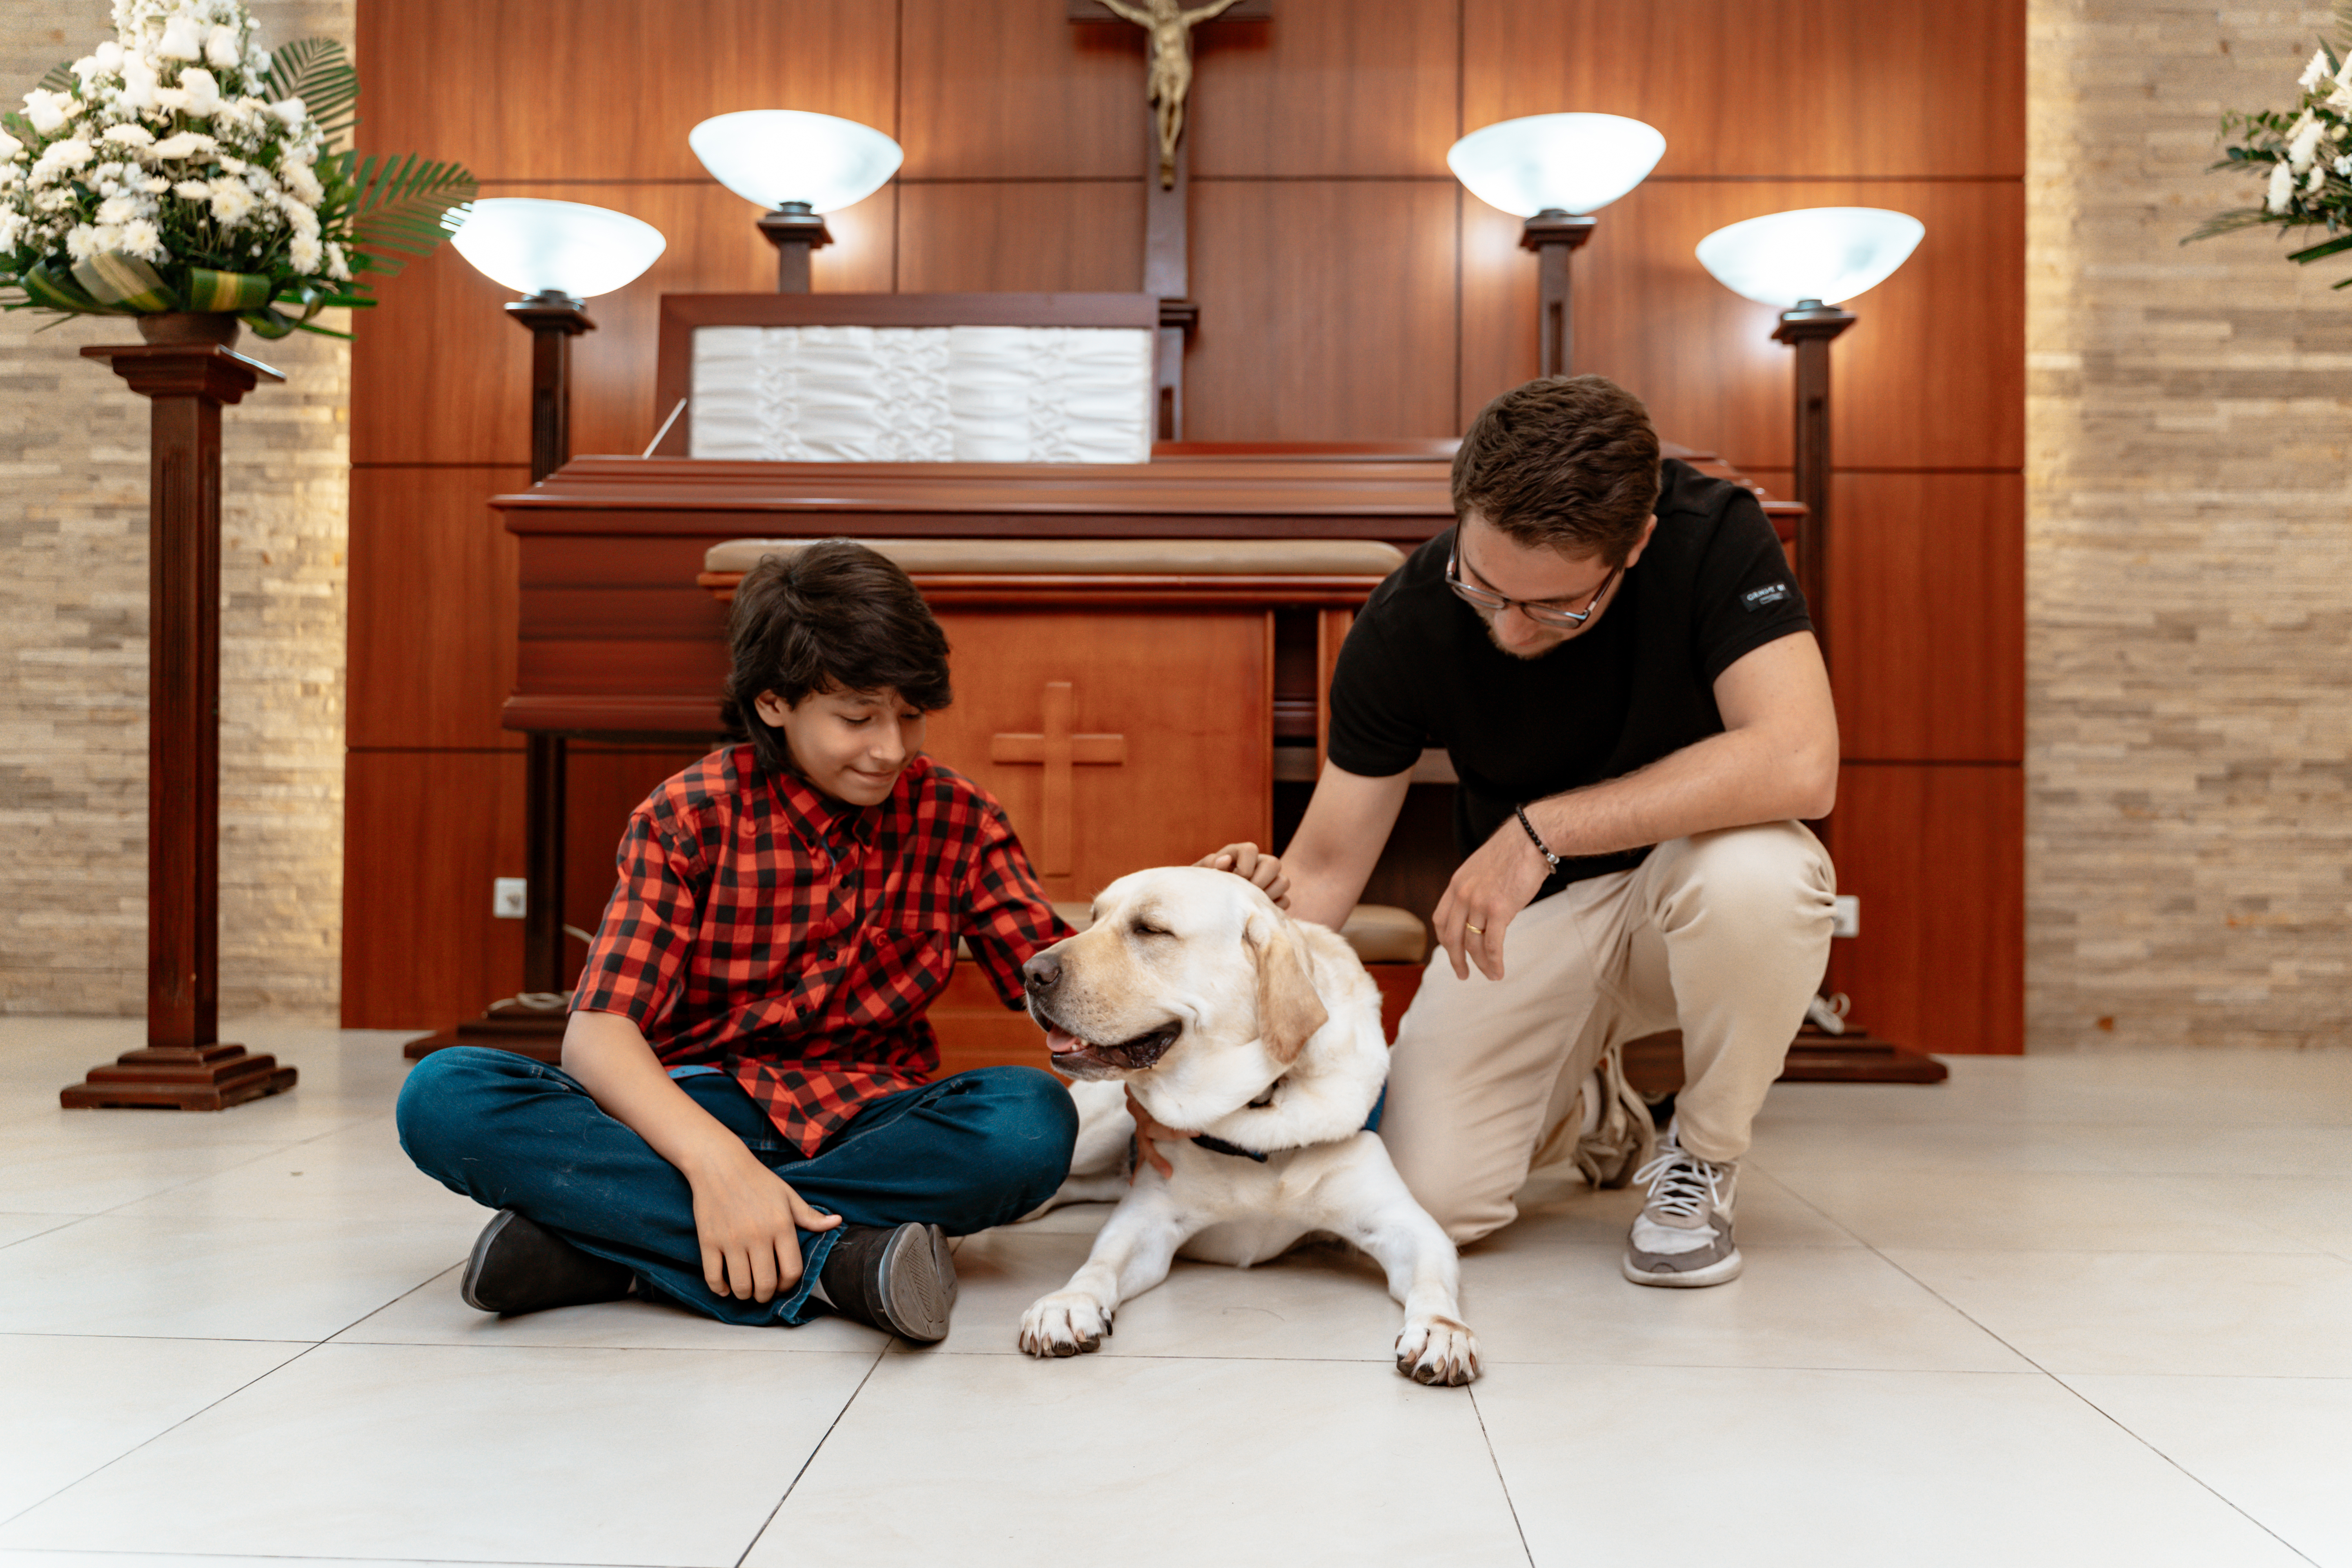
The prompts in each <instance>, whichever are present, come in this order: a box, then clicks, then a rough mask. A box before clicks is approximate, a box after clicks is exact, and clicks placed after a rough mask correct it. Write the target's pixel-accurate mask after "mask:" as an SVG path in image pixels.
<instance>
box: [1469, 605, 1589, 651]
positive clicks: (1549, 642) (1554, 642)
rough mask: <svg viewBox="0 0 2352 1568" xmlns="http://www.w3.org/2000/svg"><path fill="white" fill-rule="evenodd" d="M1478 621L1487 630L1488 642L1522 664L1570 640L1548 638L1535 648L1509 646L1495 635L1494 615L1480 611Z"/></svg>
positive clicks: (1565, 638)
mask: <svg viewBox="0 0 2352 1568" xmlns="http://www.w3.org/2000/svg"><path fill="white" fill-rule="evenodd" d="M1478 621H1479V624H1480V625H1482V626H1485V627H1486V640H1487V641H1488V642H1490V643H1493V644H1494V645H1495V647H1496V648H1498V649H1499V650H1501V651H1502V652H1504V653H1507V654H1508V655H1510V657H1511V658H1516V659H1517V660H1518V661H1519V662H1521V663H1522V664H1525V663H1528V662H1531V661H1532V660H1535V659H1538V658H1542V657H1543V656H1544V655H1546V654H1548V653H1549V652H1551V650H1552V649H1554V648H1556V647H1559V645H1560V644H1562V643H1564V642H1566V641H1567V640H1568V638H1567V637H1558V636H1555V637H1549V638H1547V639H1546V640H1545V641H1544V642H1543V643H1541V644H1540V645H1538V647H1525V648H1521V647H1510V646H1509V645H1508V644H1507V643H1505V642H1504V641H1503V639H1502V638H1501V637H1496V635H1495V617H1494V616H1493V615H1492V614H1490V613H1488V612H1486V611H1485V610H1481V611H1479V612H1478Z"/></svg>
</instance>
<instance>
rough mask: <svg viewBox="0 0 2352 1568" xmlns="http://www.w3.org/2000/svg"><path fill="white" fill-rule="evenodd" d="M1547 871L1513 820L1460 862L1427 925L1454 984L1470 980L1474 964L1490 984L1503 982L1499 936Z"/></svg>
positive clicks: (1501, 951)
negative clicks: (1448, 964)
mask: <svg viewBox="0 0 2352 1568" xmlns="http://www.w3.org/2000/svg"><path fill="white" fill-rule="evenodd" d="M1550 872H1551V868H1550V866H1549V864H1547V863H1546V861H1545V860H1544V858H1543V857H1542V856H1540V855H1538V854H1537V853H1536V847H1535V846H1534V845H1532V844H1530V843H1528V836H1527V832H1526V830H1525V829H1524V828H1522V827H1520V826H1519V825H1518V823H1517V820H1512V821H1508V822H1506V823H1504V824H1503V826H1500V827H1498V828H1496V830H1495V833H1494V837H1491V838H1488V839H1487V840H1486V843H1484V844H1481V845H1480V846H1478V848H1477V851H1476V853H1475V854H1473V855H1472V856H1471V857H1470V858H1468V859H1467V860H1465V861H1464V862H1462V866H1461V868H1460V869H1459V870H1457V871H1455V872H1454V880H1453V881H1451V882H1449V883H1448V884H1446V888H1445V897H1444V898H1442V899H1440V900H1437V912H1436V914H1435V915H1433V917H1431V921H1430V923H1431V924H1433V925H1434V926H1435V927H1436V928H1437V942H1438V945H1439V946H1441V947H1443V948H1444V949H1445V956H1446V957H1447V958H1448V959H1449V960H1451V961H1452V962H1453V964H1454V978H1455V979H1456V980H1467V979H1469V978H1470V967H1469V966H1470V964H1472V963H1475V964H1476V965H1477V966H1478V969H1479V972H1480V973H1483V974H1485V975H1486V978H1487V979H1489V980H1500V979H1501V978H1502V977H1503V933H1504V932H1505V931H1508V930H1509V929H1510V925H1511V922H1512V921H1514V920H1517V918H1518V914H1519V911H1520V910H1524V909H1526V908H1527V907H1528V900H1531V899H1533V898H1534V897H1535V896H1536V889H1538V888H1540V887H1542V886H1543V884H1544V879H1545V878H1546V877H1547V876H1549V875H1550Z"/></svg>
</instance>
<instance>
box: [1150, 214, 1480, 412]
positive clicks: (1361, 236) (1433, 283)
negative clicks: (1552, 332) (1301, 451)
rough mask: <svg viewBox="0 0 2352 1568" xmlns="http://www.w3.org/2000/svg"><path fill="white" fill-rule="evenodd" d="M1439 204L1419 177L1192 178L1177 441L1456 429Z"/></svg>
mask: <svg viewBox="0 0 2352 1568" xmlns="http://www.w3.org/2000/svg"><path fill="white" fill-rule="evenodd" d="M1192 297H1193V298H1194V299H1195V300H1199V301H1200V303H1201V327H1200V333H1199V336H1198V337H1197V338H1195V339H1194V341H1193V345H1192V353H1190V354H1189V355H1188V356H1187V357H1186V360H1185V371H1184V378H1185V379H1184V407H1185V416H1184V417H1185V434H1186V436H1187V437H1190V438H1192V439H1194V440H1200V441H1244V440H1246V441H1318V440H1340V439H1349V438H1369V437H1383V436H1450V435H1454V434H1457V433H1458V432H1456V431H1455V430H1454V376H1455V365H1454V343H1455V335H1454V191H1453V188H1452V187H1451V186H1448V185H1441V184H1436V183H1434V182H1405V181H1396V182H1390V181H1381V180H1351V181H1329V182H1323V181H1312V180H1296V181H1294V180H1282V181H1214V182H1202V183H1201V184H1196V185H1194V186H1193V187H1192Z"/></svg>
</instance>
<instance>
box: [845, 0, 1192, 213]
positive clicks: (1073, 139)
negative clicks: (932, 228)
mask: <svg viewBox="0 0 2352 1568" xmlns="http://www.w3.org/2000/svg"><path fill="white" fill-rule="evenodd" d="M879 8H880V7H877V9H879ZM899 15H900V18H901V24H902V28H903V31H902V34H901V39H900V44H899V47H900V51H901V53H900V59H901V61H902V64H901V67H900V78H899V80H900V89H901V92H900V102H901V104H902V105H903V110H902V113H903V119H902V121H901V124H900V129H899V131H898V141H899V142H900V144H901V145H903V146H904V147H905V148H906V150H907V162H906V164H905V166H904V167H903V168H902V169H901V170H900V171H899V173H900V175H901V177H902V178H905V179H909V180H926V179H1050V178H1070V177H1087V176H1092V177H1095V178H1110V179H1125V178H1129V177H1130V176H1132V175H1134V174H1137V173H1138V172H1139V170H1140V168H1141V166H1142V162H1143V157H1144V150H1145V146H1146V142H1147V137H1148V134H1149V132H1148V125H1147V122H1148V121H1149V118H1150V109H1149V107H1148V106H1147V104H1146V102H1145V100H1144V96H1143V30H1142V29H1141V28H1139V27H1134V26H1125V25H1120V26H1111V25H1109V24H1108V23H1091V22H1090V23H1085V24H1074V23H1072V22H1071V21H1070V20H1069V18H1068V15H1067V11H1066V7H1065V5H1064V0H992V3H991V4H988V5H972V4H971V3H970V0H902V4H901V5H900V6H899Z"/></svg>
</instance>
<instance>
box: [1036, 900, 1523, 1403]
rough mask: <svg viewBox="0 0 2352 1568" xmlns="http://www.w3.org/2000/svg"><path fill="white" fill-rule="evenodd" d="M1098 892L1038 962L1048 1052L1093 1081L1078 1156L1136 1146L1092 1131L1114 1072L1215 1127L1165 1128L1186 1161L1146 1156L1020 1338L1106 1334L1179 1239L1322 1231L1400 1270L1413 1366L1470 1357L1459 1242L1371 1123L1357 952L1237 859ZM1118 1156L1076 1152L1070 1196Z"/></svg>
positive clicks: (1375, 1090) (1084, 1190)
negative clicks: (1266, 887)
mask: <svg viewBox="0 0 2352 1568" xmlns="http://www.w3.org/2000/svg"><path fill="white" fill-rule="evenodd" d="M1094 912H1095V920H1094V923H1093V924H1092V925H1091V926H1089V927H1088V928H1087V930H1086V931H1083V932H1081V933H1080V934H1078V935H1076V936H1074V937H1071V938H1069V939H1067V940H1066V941H1064V942H1056V943H1055V944H1054V945H1053V946H1052V947H1049V948H1047V949H1045V951H1044V952H1040V953H1038V954H1037V955H1036V956H1034V958H1032V959H1030V961H1029V963H1028V964H1027V965H1026V978H1027V982H1028V991H1029V1015H1030V1016H1031V1017H1033V1018H1034V1019H1035V1020H1036V1021H1037V1023H1038V1024H1039V1025H1041V1026H1043V1027H1044V1028H1045V1034H1046V1037H1047V1039H1048V1041H1049V1042H1050V1044H1051V1045H1052V1047H1053V1052H1054V1066H1055V1068H1056V1069H1057V1070H1059V1071H1060V1072H1062V1073H1064V1074H1066V1075H1067V1076H1068V1077H1071V1078H1074V1079H1080V1080H1082V1081H1081V1082H1080V1083H1078V1084H1077V1085H1076V1086H1075V1087H1074V1092H1075V1093H1076V1097H1077V1099H1078V1102H1079V1106H1080V1109H1081V1112H1082V1117H1083V1121H1082V1131H1081V1132H1080V1137H1079V1145H1080V1152H1081V1157H1082V1159H1084V1158H1085V1157H1087V1155H1088V1153H1089V1152H1091V1156H1092V1160H1093V1162H1094V1163H1103V1162H1104V1161H1105V1160H1106V1159H1107V1158H1112V1157H1118V1158H1123V1156H1124V1154H1125V1152H1126V1151H1125V1144H1126V1140H1125V1139H1124V1138H1123V1137H1113V1138H1105V1137H1103V1136H1101V1135H1100V1134H1101V1133H1102V1132H1103V1131H1104V1130H1105V1127H1106V1125H1107V1124H1108V1123H1110V1122H1111V1121H1112V1119H1113V1118H1115V1119H1116V1121H1127V1116H1126V1112H1125V1110H1124V1109H1123V1106H1124V1100H1125V1097H1124V1094H1122V1093H1120V1092H1119V1091H1118V1085H1119V1084H1122V1083H1123V1084H1124V1085H1125V1088H1126V1089H1128V1090H1131V1091H1132V1092H1133V1093H1134V1095H1135V1098H1136V1100H1137V1101H1138V1102H1139V1104H1141V1105H1142V1107H1143V1108H1144V1109H1145V1110H1148V1111H1150V1113H1151V1114H1152V1115H1153V1116H1154V1117H1156V1118H1158V1119H1159V1121H1160V1123H1161V1124H1162V1125H1164V1126H1169V1127H1184V1128H1192V1129H1197V1130H1198V1131H1200V1132H1201V1134H1202V1136H1201V1137H1199V1138H1197V1139H1195V1140H1193V1141H1192V1142H1175V1143H1171V1144H1166V1145H1162V1146H1161V1152H1163V1153H1164V1154H1165V1155H1166V1156H1167V1158H1168V1161H1169V1163H1170V1164H1171V1167H1172V1168H1173V1172H1174V1173H1173V1174H1172V1175H1169V1176H1162V1175H1161V1174H1160V1173H1159V1171H1158V1170H1157V1169H1155V1168H1153V1167H1152V1166H1151V1165H1150V1164H1149V1163H1143V1164H1141V1166H1140V1167H1139V1169H1138V1170H1137V1172H1136V1175H1135V1182H1134V1184H1133V1185H1132V1186H1129V1187H1128V1188H1127V1189H1126V1191H1125V1195H1124V1196H1122V1197H1121V1198H1120V1200H1119V1204H1118V1207H1117V1208H1116V1209H1114V1210H1112V1211H1111V1215H1110V1217H1109V1218H1108V1220H1106V1221H1104V1223H1103V1227H1102V1231H1101V1233H1100V1234H1099V1235H1098V1236H1097V1237H1096V1239H1095V1245H1094V1250H1093V1252H1092V1253H1091V1254H1090V1255H1089V1256H1088V1257H1087V1261H1086V1266H1085V1267H1084V1268H1080V1269H1079V1270H1078V1271H1077V1273H1076V1274H1075V1275H1073V1276H1072V1277H1071V1279H1070V1282H1069V1284H1067V1285H1066V1286H1065V1287H1063V1288H1062V1289H1059V1290H1056V1291H1055V1292H1054V1293H1053V1294H1052V1295H1050V1296H1047V1297H1045V1298H1044V1299H1043V1300H1039V1301H1038V1302H1037V1303H1036V1304H1035V1305H1034V1306H1032V1307H1031V1308H1030V1309H1029V1310H1028V1311H1027V1312H1026V1313H1025V1314H1024V1315H1023V1317H1022V1320H1021V1348H1022V1349H1023V1350H1024V1351H1027V1352H1029V1353H1030V1354H1031V1355H1034V1356H1065V1355H1076V1354H1077V1353H1078V1352H1081V1351H1090V1350H1093V1349H1095V1348H1096V1347H1097V1345H1099V1344H1100V1343H1101V1342H1102V1339H1103V1336H1104V1335H1105V1334H1108V1333H1109V1332H1110V1329H1111V1318H1112V1315H1113V1314H1114V1313H1116V1312H1117V1311H1118V1306H1119V1303H1120V1302H1121V1301H1124V1300H1128V1299H1129V1298H1130V1297H1133V1296H1137V1295H1139V1294H1141V1293H1142V1292H1143V1291H1146V1290H1149V1289H1151V1288H1152V1287H1153V1286H1154V1285H1157V1284H1159V1283H1160V1280H1162V1279H1166V1278H1167V1277H1168V1266H1169V1262H1170V1260H1171V1259H1172V1258H1174V1257H1175V1256H1176V1255H1177V1253H1178V1252H1180V1251H1181V1252H1182V1253H1183V1254H1184V1256H1186V1257H1187V1258H1201V1259H1203V1260H1205V1261H1208V1262H1212V1263H1230V1264H1233V1265H1234V1266H1235V1267H1237V1268H1247V1267H1248V1266H1249V1265H1251V1264H1253V1263H1256V1262H1260V1261H1262V1260H1264V1259H1265V1258H1273V1257H1276V1256H1277V1255H1278V1254H1280V1253H1282V1252H1284V1251H1286V1250H1287V1249H1288V1248H1290V1247H1292V1246H1294V1245H1296V1244H1297V1242H1298V1241H1299V1240H1300V1239H1301V1238H1303V1237H1307V1236H1310V1235H1315V1234H1318V1233H1324V1234H1329V1235H1333V1236H1337V1237H1342V1238H1344V1239H1345V1240H1347V1241H1349V1242H1352V1243H1354V1244H1355V1245H1356V1246H1358V1247H1362V1248H1363V1249H1364V1250H1365V1251H1366V1252H1368V1253H1370V1255H1371V1256H1372V1257H1373V1258H1375V1259H1376V1260H1377V1261H1378V1262H1379V1263H1380V1265H1381V1268H1384V1269H1385V1270H1387V1272H1388V1282H1389V1294H1391V1296H1394V1297H1395V1298H1396V1299H1397V1300H1399V1301H1400V1302H1402V1303H1403V1305H1404V1331H1403V1332H1402V1333H1401V1334H1399V1335H1398V1336H1397V1342H1396V1361H1397V1369H1398V1370H1399V1371H1400V1372H1402V1373H1404V1374H1405V1375H1407V1376H1408V1377H1411V1378H1412V1379H1414V1380H1415V1381H1417V1382H1421V1383H1432V1384H1437V1383H1442V1384H1465V1383H1468V1382H1469V1381H1470V1380H1471V1379H1472V1378H1475V1377H1476V1376H1477V1375H1478V1349H1477V1342H1476V1341H1475V1339H1473V1338H1472V1336H1471V1333H1470V1331H1469V1330H1468V1329H1467V1328H1466V1327H1465V1326H1464V1325H1463V1323H1462V1321H1461V1307H1460V1305H1459V1301H1458V1298H1459V1294H1460V1266H1459V1263H1458V1261H1457V1259H1456V1258H1455V1256H1454V1244H1453V1243H1452V1242H1451V1241H1449V1240H1448V1239H1447V1238H1446V1236H1445V1233H1444V1231H1443V1230H1441V1229H1440V1228H1438V1225H1437V1222H1436V1221H1435V1220H1433V1219H1432V1218H1430V1217H1429V1215H1428V1214H1427V1212H1426V1211H1424V1210H1423V1208H1422V1206H1421V1205H1419V1204H1417V1203H1415V1202H1414V1201H1413V1198H1412V1194H1411V1193H1409V1192H1407V1191H1406V1190H1405V1185H1404V1183H1403V1181H1402V1179H1401V1178H1400V1177H1399V1176H1398V1175H1397V1173H1396V1167H1395V1166H1394V1165H1392V1164H1391V1163H1390V1162H1389V1155H1388V1150H1387V1149H1386V1148H1385V1147H1383V1146H1382V1145H1381V1141H1380V1139H1379V1137H1378V1136H1377V1135H1375V1134H1373V1133H1370V1132H1367V1131H1364V1130H1363V1128H1364V1122H1365V1120H1366V1119H1367V1118H1368V1117H1369V1116H1370V1113H1371V1110H1372V1106H1373V1104H1374V1102H1375V1101H1376V1100H1378V1099H1379V1098H1380V1092H1381V1083H1382V1082H1383V1081H1384V1080H1385V1079H1386V1078H1387V1076H1388V1044H1387V1041H1386V1040H1385V1038H1384V1037H1382V1035H1381V998H1380V991H1379V988H1378V987H1377V986H1375V985H1374V984H1372V978H1371V976H1370V975H1369V974H1367V973H1365V972H1364V966H1363V964H1362V963H1360V961H1359V960H1358V959H1357V957H1356V955H1355V952H1354V950H1352V949H1351V948H1349V945H1348V944H1347V943H1346V942H1343V941H1341V940H1340V939H1339V937H1338V936H1337V935H1335V934H1334V933H1332V932H1331V931H1327V930H1325V929H1324V928H1322V927H1321V926H1315V925H1307V924H1305V923H1303V922H1299V921H1293V920H1291V919H1290V917H1289V916H1287V915H1286V914H1284V913H1283V912H1282V910H1279V909H1277V908H1276V906H1275V904H1274V902H1273V901H1272V900H1269V899H1268V898H1267V897H1266V896H1265V894H1264V893H1263V892H1260V891H1259V890H1258V889H1256V888H1254V887H1252V886H1251V885H1250V884H1249V882H1248V881H1246V880H1245V879H1243V878H1240V877H1236V876H1234V875H1233V874H1232V873H1230V872H1226V871H1213V870H1208V869H1205V868H1199V867H1171V868H1162V869H1160V870H1152V871H1138V872H1136V873H1135V874H1134V875H1132V876H1129V877H1122V878H1120V879H1118V881H1116V882H1113V883H1112V884H1111V885H1110V886H1109V887H1108V888H1106V889H1104V890H1103V893H1102V896H1101V897H1100V898H1098V899H1097V900H1095V910H1094ZM1085 1080H1092V1081H1085ZM1107 1174H1108V1172H1106V1171H1095V1170H1089V1169H1083V1168H1081V1169H1076V1170H1074V1171H1073V1190H1071V1192H1070V1195H1071V1196H1073V1197H1075V1196H1077V1195H1080V1194H1084V1195H1099V1194H1100V1189H1101V1186H1102V1184H1103V1178H1104V1177H1105V1176H1106V1175H1107ZM1114 1179H1115V1178H1114Z"/></svg>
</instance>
